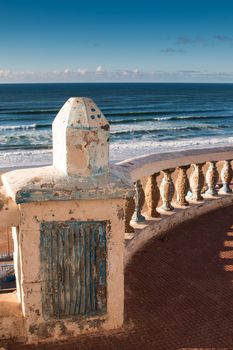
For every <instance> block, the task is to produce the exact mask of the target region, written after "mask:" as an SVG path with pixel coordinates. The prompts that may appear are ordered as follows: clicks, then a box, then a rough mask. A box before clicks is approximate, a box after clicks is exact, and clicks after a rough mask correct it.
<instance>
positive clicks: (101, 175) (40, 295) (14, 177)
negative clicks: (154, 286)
mask: <svg viewBox="0 0 233 350" xmlns="http://www.w3.org/2000/svg"><path fill="white" fill-rule="evenodd" d="M108 141H109V124H108V122H107V120H106V119H105V117H104V115H103V113H102V112H101V111H100V110H99V108H98V107H97V106H96V105H95V104H94V102H93V101H92V100H90V99H87V98H72V99H69V100H68V101H67V102H66V103H65V105H64V106H63V108H62V109H61V110H60V112H59V113H58V115H57V117H56V119H55V121H54V123H53V144H54V149H53V155H54V164H53V166H48V167H42V168H35V169H24V170H22V169H21V170H15V171H12V172H9V173H6V174H4V175H3V176H2V180H3V185H4V187H5V188H6V190H7V195H8V196H9V197H11V199H12V201H13V202H14V203H15V206H17V210H18V215H19V219H18V220H17V225H18V227H17V229H16V231H15V234H14V240H15V245H16V246H17V247H18V249H17V254H18V258H17V262H16V268H17V270H18V271H19V273H18V281H17V292H18V296H19V299H20V304H21V309H22V315H23V318H24V326H25V329H24V331H25V334H26V338H27V341H28V342H32V343H36V342H39V341H43V340H45V339H46V340H49V339H52V340H56V339H65V338H68V337H72V336H76V335H78V334H81V333H84V332H87V331H95V332H96V331H98V330H104V329H114V328H117V327H120V326H122V323H123V314H124V264H123V259H124V234H125V211H124V208H125V202H126V200H127V199H129V198H131V197H132V196H133V195H134V189H133V187H132V185H131V183H130V182H129V180H128V179H126V178H125V177H124V175H123V174H121V173H120V172H119V171H118V172H117V173H116V172H115V171H114V170H112V169H111V168H110V167H109V165H108V148H109V146H108ZM0 329H1V327H0ZM0 337H1V334H0Z"/></svg>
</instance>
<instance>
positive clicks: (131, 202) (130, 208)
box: [125, 197, 135, 233]
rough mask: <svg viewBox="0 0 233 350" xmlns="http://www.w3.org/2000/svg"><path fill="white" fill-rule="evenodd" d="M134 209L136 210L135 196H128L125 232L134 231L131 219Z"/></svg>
mask: <svg viewBox="0 0 233 350" xmlns="http://www.w3.org/2000/svg"><path fill="white" fill-rule="evenodd" d="M134 210H135V202H134V198H133V197H130V198H127V199H126V202H125V232H127V233H132V232H134V228H133V227H132V226H131V225H130V221H131V219H132V216H133V213H134Z"/></svg>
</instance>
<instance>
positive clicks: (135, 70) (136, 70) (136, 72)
mask: <svg viewBox="0 0 233 350" xmlns="http://www.w3.org/2000/svg"><path fill="white" fill-rule="evenodd" d="M132 72H133V73H134V74H139V73H140V72H139V69H138V68H135V69H133V70H132Z"/></svg>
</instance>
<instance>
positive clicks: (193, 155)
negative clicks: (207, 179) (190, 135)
mask: <svg viewBox="0 0 233 350" xmlns="http://www.w3.org/2000/svg"><path fill="white" fill-rule="evenodd" d="M228 159H233V147H230V146H228V147H218V148H203V149H191V150H185V151H182V150H181V151H173V152H163V153H154V154H150V155H145V156H140V157H135V158H131V159H127V160H124V161H122V162H119V163H117V166H118V167H120V168H121V169H122V171H123V172H124V173H125V174H126V173H127V174H128V176H130V177H131V179H132V181H136V180H139V179H140V178H142V177H144V176H150V175H152V174H154V173H156V172H159V171H161V170H165V169H169V168H175V167H179V166H184V165H190V164H197V163H204V162H207V161H221V160H228Z"/></svg>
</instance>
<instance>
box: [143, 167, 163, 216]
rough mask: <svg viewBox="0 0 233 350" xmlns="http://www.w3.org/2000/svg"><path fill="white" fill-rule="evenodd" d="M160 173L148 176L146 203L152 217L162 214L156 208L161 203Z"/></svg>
mask: <svg viewBox="0 0 233 350" xmlns="http://www.w3.org/2000/svg"><path fill="white" fill-rule="evenodd" d="M158 176H159V173H155V174H153V175H151V176H148V180H147V183H146V188H145V196H146V204H147V208H148V216H150V217H152V218H158V217H160V214H159V213H158V212H157V210H156V208H157V206H158V203H159V198H160V192H159V188H158V185H157V177H158Z"/></svg>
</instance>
